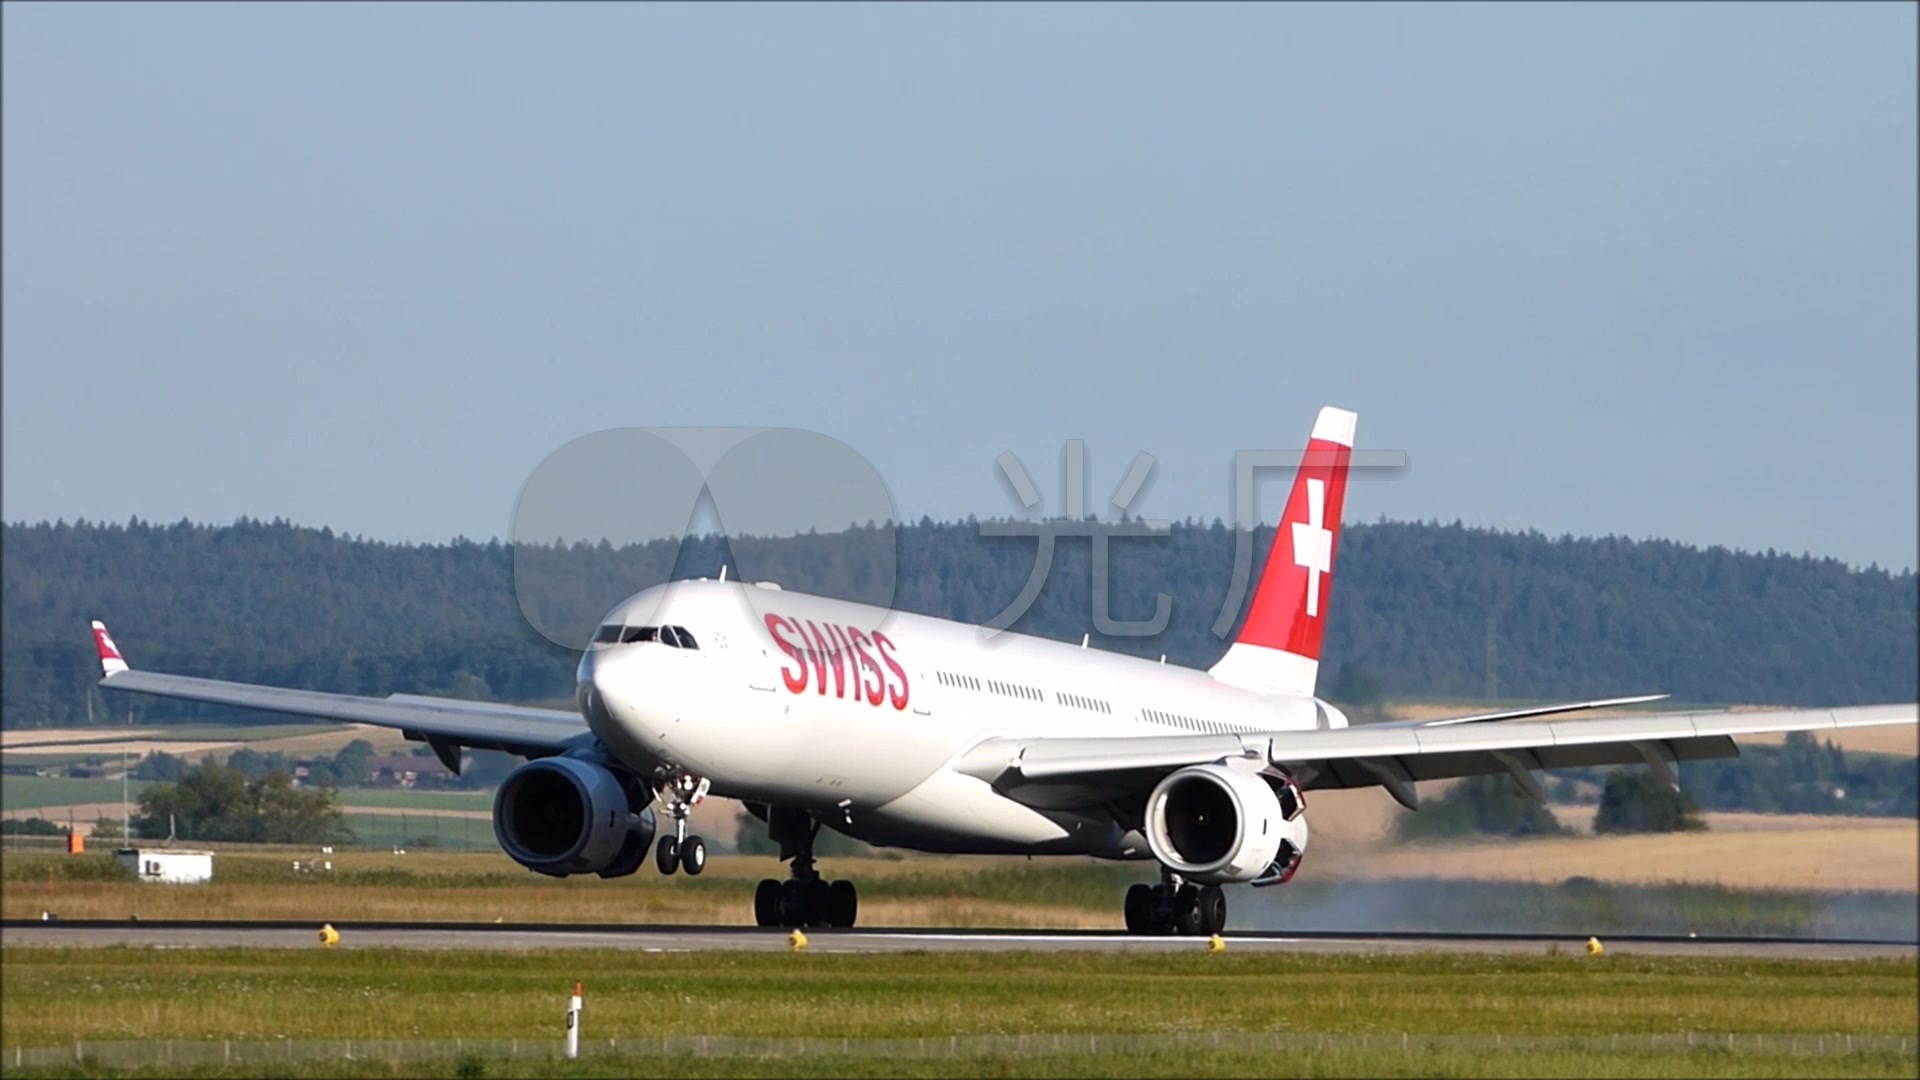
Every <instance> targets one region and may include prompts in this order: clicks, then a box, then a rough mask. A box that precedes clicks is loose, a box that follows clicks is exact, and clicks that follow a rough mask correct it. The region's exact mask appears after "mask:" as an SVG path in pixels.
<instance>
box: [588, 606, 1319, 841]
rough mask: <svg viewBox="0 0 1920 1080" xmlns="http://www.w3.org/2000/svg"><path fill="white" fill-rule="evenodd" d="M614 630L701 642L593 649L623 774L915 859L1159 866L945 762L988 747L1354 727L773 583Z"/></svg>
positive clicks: (1174, 675) (1081, 820) (1305, 707)
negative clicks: (639, 773) (672, 777)
mask: <svg viewBox="0 0 1920 1080" xmlns="http://www.w3.org/2000/svg"><path fill="white" fill-rule="evenodd" d="M603 623H604V624H606V625H622V626H626V627H655V626H672V627H676V628H684V629H685V630H686V631H687V632H688V633H690V634H691V636H692V638H693V642H694V643H695V644H696V645H697V647H695V648H684V647H674V646H672V645H669V644H665V643H662V642H659V641H647V642H641V643H635V644H618V643H603V644H595V645H593V646H591V647H590V648H589V649H588V651H587V653H586V655H585V656H584V657H583V658H582V660H581V662H580V668H579V698H580V704H581V709H582V712H583V714H584V715H585V716H586V719H587V723H588V725H589V726H590V727H592V729H593V731H594V733H595V734H596V735H597V736H598V737H599V738H600V740H601V741H602V742H603V743H605V744H606V745H607V747H608V748H609V749H611V750H612V751H613V752H614V753H615V754H617V755H618V756H619V757H620V758H621V759H622V760H623V761H625V762H626V763H627V764H628V765H630V766H632V767H634V768H636V769H640V770H643V771H644V770H649V769H652V768H654V767H656V766H663V765H664V766H667V767H670V768H673V769H677V770H682V771H684V772H686V773H690V774H692V775H694V776H699V777H705V778H706V779H708V780H709V781H710V782H711V784H712V793H713V794H715V795H720V796H723V797H727V798H734V799H741V800H746V801H751V802H760V803H769V804H773V805H778V806H791V807H797V808H803V809H807V810H811V811H814V812H816V813H818V814H820V815H821V816H822V817H823V818H824V819H825V820H827V821H828V823H829V824H831V825H833V827H835V828H836V829H839V830H840V831H842V832H846V833H848V834H850V835H853V836H857V837H859V838H861V839H866V840H869V841H872V842H874V843H879V844H886V845H890V846H898V847H907V848H913V849H918V850H926V851H946V852H976V853H1021V852H1027V853H1057V854H1094V855H1103V856H1107V857H1111V858H1150V857H1151V856H1150V855H1149V854H1148V852H1147V846H1146V843H1145V841H1144V839H1142V837H1141V836H1140V835H1139V833H1138V832H1135V831H1129V832H1123V831H1122V830H1120V829H1119V828H1117V827H1116V826H1114V825H1113V823H1112V821H1111V820H1110V818H1107V817H1100V818H1097V819H1096V818H1086V817H1082V816H1079V815H1075V814H1071V813H1064V812H1059V811H1042V810H1036V809H1033V808H1031V807H1028V806H1025V805H1023V804H1021V803H1018V802H1015V801H1013V800H1011V799H1008V798H1005V797H1003V796H1001V795H1000V794H999V793H997V792H996V791H994V790H993V788H992V787H991V786H989V785H988V784H986V783H985V782H983V781H981V780H979V779H976V778H975V777H972V776H968V775H965V774H964V773H961V772H958V771H955V770H954V769H953V768H952V766H953V764H954V763H955V762H956V761H958V760H959V759H961V758H963V757H964V756H965V755H966V753H967V752H968V751H969V750H970V749H972V748H974V747H975V746H977V745H979V744H980V743H981V742H983V741H984V740H987V739H991V738H995V737H1014V738H1028V739H1032V738H1047V737H1108V738H1111V737H1130V736H1152V735H1169V734H1195V733H1224V732H1235V731H1297V730H1309V729H1313V728H1316V727H1345V726H1346V718H1345V717H1344V716H1343V715H1342V714H1341V713H1340V711H1339V710H1338V709H1336V708H1334V707H1333V706H1331V705H1328V704H1327V703H1325V702H1323V701H1320V700H1319V699H1317V698H1314V697H1311V696H1304V695H1276V694H1269V693H1260V692H1256V691H1253V690H1248V689H1243V688H1241V687H1237V686H1234V685H1230V684H1228V683H1225V682H1221V681H1219V680H1217V679H1215V678H1214V677H1213V676H1212V675H1209V674H1208V673H1207V672H1204V671H1198V670H1195V669H1192V668H1186V667H1180V666H1177V665H1171V664H1166V663H1161V662H1155V661H1151V660H1143V659H1138V658H1134V657H1129V656H1122V655H1119V654H1116V653H1110V652H1103V651H1100V650H1095V649H1088V648H1084V647H1081V646H1078V645H1071V644H1066V643H1063V642H1057V641H1051V640H1047V639H1044V638H1036V637H1032V636H1028V635H1023V634H1016V633H1011V632H1002V633H991V632H989V631H986V630H983V629H982V628H981V627H977V626H971V625H968V624H965V623H958V622H953V621H950V620H947V619H938V618H930V617H927V616H921V615H913V614H908V613H904V612H894V611H888V610H885V609H882V608H877V607H872V606H868V605H864V604H854V603H848V602H845V601H839V600H830V599H825V598H822V597H817V596H809V595H806V594H803V593H792V592H786V591H783V590H779V589H777V588H771V587H768V586H766V585H764V584H744V583H740V582H724V581H707V580H700V581H676V582H672V583H670V584H667V585H662V586H656V587H655V588H652V589H648V590H646V591H644V592H641V593H638V594H635V595H634V596H633V597H631V598H629V599H628V600H626V601H625V602H623V603H622V604H620V605H619V606H618V607H616V608H614V609H613V611H611V612H610V613H608V615H607V617H606V618H605V619H604V620H603Z"/></svg>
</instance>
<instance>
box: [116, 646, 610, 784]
mask: <svg viewBox="0 0 1920 1080" xmlns="http://www.w3.org/2000/svg"><path fill="white" fill-rule="evenodd" d="M93 641H94V646H95V648H96V649H97V650H98V651H99V654H100V668H101V677H100V685H101V686H102V687H105V688H106V689H108V690H124V691H128V692H130V693H135V694H150V695H152V696H154V697H164V698H178V699H180V700H183V701H201V702H206V703H208V704H213V705H233V706H237V707H239V708H243V709H258V710H260V711H262V712H276V713H288V714H291V715H294V716H311V717H315V718H318V719H321V720H338V721H341V722H343V723H353V724H373V725H375V726H377V727H389V728H399V729H400V731H401V733H402V734H403V735H405V736H406V737H407V738H409V739H412V740H414V741H416V742H419V741H425V742H426V743H427V744H428V745H429V746H431V747H433V752H434V753H435V754H436V755H437V756H438V757H439V758H440V760H441V761H442V762H443V763H444V764H445V765H446V766H447V767H448V768H449V769H452V770H453V771H454V772H456V773H457V772H459V771H460V753H459V751H460V748H461V747H463V746H464V747H472V748H474V749H480V750H504V751H506V752H507V753H510V754H519V755H520V756H522V757H529V758H533V757H546V756H549V755H552V754H557V753H560V752H561V751H563V750H566V749H568V748H570V747H572V746H575V745H580V744H583V743H589V742H591V741H592V739H593V733H592V732H591V731H589V730H588V728H587V724H586V721H585V720H583V719H581V717H580V715H579V714H578V713H572V712H563V711H561V710H559V709H537V708H532V707H530V706H525V705H495V704H490V703H488V702H483V701H465V700H462V699H458V698H437V697H424V696H421V695H418V694H393V695H390V696H388V697H384V698H376V697H360V696H358V695H354V694H327V693H322V692H320V691H317V690H287V689H283V688H281V687H277V686H257V685H254V684H252V683H237V682H224V681H222V680H219V679H201V678H196V677H194V676H191V675H163V674H160V673H158V672H150V671H135V670H133V669H132V668H130V667H129V666H128V665H127V661H126V658H125V657H123V656H122V655H121V654H120V649H119V647H118V646H117V645H115V644H114V642H113V637H112V635H110V634H108V633H107V628H106V626H105V624H103V623H99V622H95V623H94V624H93Z"/></svg>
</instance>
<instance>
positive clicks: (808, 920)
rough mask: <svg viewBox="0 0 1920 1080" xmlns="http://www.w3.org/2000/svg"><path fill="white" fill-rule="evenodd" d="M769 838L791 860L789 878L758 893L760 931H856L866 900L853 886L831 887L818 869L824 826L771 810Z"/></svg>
mask: <svg viewBox="0 0 1920 1080" xmlns="http://www.w3.org/2000/svg"><path fill="white" fill-rule="evenodd" d="M767 832H768V834H769V835H770V836H772V837H773V839H774V841H775V842H776V843H778V844H779V845H780V858H781V859H783V860H784V859H791V860H792V864H791V865H790V867H789V868H788V874H789V876H788V878H787V880H785V881H781V880H779V879H778V878H765V879H762V880H761V882H760V885H759V887H758V888H756V889H755V890H754V892H753V922H754V925H756V926H791V927H798V926H833V927H842V928H845V927H851V926H852V925H853V923H854V920H855V919H856V918H857V917H858V916H859V913H860V896H859V893H858V892H856V891H855V889H854V887H853V882H851V881H833V882H829V881H827V880H826V879H824V878H822V877H821V876H820V871H819V870H817V869H815V868H814V864H813V840H814V837H815V836H818V835H819V833H820V822H819V821H817V820H816V819H815V818H814V817H813V815H811V814H808V813H806V812H805V811H802V810H792V809H787V808H784V807H777V806H776V807H770V808H768V811H767Z"/></svg>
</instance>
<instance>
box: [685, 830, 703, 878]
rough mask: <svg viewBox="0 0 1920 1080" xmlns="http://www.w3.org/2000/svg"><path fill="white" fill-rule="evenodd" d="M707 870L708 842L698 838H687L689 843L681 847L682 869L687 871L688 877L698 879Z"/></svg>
mask: <svg viewBox="0 0 1920 1080" xmlns="http://www.w3.org/2000/svg"><path fill="white" fill-rule="evenodd" d="M706 868H707V842H706V841H705V840H702V839H700V838H699V837H698V836H689V837H687V842H686V843H684V844H681V845H680V869H682V870H685V871H686V872H687V876H688V877H697V876H699V874H700V871H702V870H705V869H706Z"/></svg>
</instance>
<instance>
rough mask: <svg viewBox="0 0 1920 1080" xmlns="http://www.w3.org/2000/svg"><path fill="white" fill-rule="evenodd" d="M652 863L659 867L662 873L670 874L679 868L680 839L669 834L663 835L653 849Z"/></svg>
mask: <svg viewBox="0 0 1920 1080" xmlns="http://www.w3.org/2000/svg"><path fill="white" fill-rule="evenodd" d="M653 865H655V866H657V867H659V868H660V872H661V873H662V874H669V875H670V874H672V873H673V872H674V871H675V870H677V869H679V868H680V841H678V840H675V839H674V838H673V837H671V836H663V837H661V838H660V843H659V844H658V845H656V846H655V847H654V849H653Z"/></svg>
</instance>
